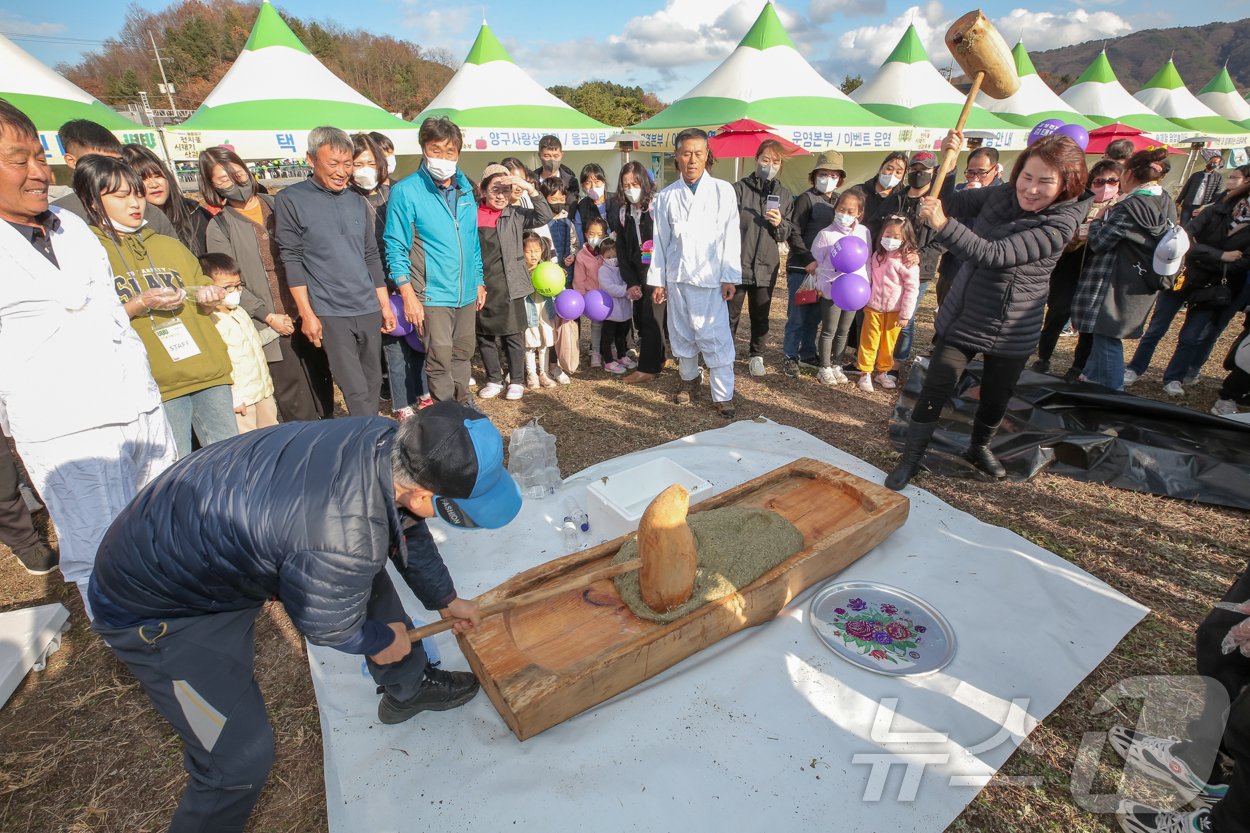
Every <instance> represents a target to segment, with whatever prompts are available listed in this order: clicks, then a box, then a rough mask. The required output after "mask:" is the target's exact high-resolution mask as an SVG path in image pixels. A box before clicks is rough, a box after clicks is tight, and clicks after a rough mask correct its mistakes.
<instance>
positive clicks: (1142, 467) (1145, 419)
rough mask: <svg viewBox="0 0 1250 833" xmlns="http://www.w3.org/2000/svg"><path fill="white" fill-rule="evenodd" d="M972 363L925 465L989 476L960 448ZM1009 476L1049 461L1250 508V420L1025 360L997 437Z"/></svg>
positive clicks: (1142, 487)
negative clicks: (1030, 365)
mask: <svg viewBox="0 0 1250 833" xmlns="http://www.w3.org/2000/svg"><path fill="white" fill-rule="evenodd" d="M926 366H927V362H926V360H925V359H918V360H917V361H915V362H913V363H912V366H911V371H910V373H909V374H908V376H907V384H906V385H905V386H904V388H903V392H902V395H901V396H899V400H898V404H897V405H896V406H895V409H894V419H893V420H892V421H891V423H890V437H891V439H893V440H894V443H895V445H896V446H897V447H899V448H900V449H901V448H902V444H903V439H904V437H905V436H906V432H907V421H908V418H909V417H910V415H911V410H912V407H913V406H914V405H915V402H916V397H917V395H918V394H919V393H920V388H921V386H922V385H923V383H924V375H925V369H926ZM980 372H981V364H980V363H979V362H974V363H971V364H969V366H968V369H967V371H966V372H965V373H964V375H963V377H962V378H961V379H960V380H959V384H958V386H957V387H956V390H955V394H954V397H953V398H952V400H951V402H950V404H948V405H947V406H946V408H944V409H943V411H942V417H941V419H940V420H939V423H938V429H937V431H936V432H934V435H933V441H932V443H931V444H930V445H929V451H928V453H927V454H926V456H925V459H924V467H925V468H926V469H929V470H930V471H934V472H937V473H939V474H944V475H949V476H954V477H983V476H982V475H980V473H979V472H977V471H976V469H974V468H973V467H972V465H971V464H970V463H968V462H967V461H965V460H963V459H962V458H961V457H960V456H959V455H960V454H961V453H962V452H963V451H964V450H965V449H966V448H967V447H968V435H969V434H970V433H971V430H972V418H973V414H974V413H975V412H976V409H977V404H978V400H979V397H980V390H981V378H980ZM992 448H993V450H994V454H995V455H997V456H998V459H999V460H1001V461H1002V463H1003V465H1004V466H1005V467H1006V468H1007V476H1008V478H1010V479H1012V480H1028V479H1030V478H1032V477H1033V476H1034V475H1036V474H1037V473H1038V472H1040V471H1043V470H1048V471H1050V472H1051V473H1052V474H1059V475H1063V476H1064V477H1070V478H1072V479H1074V480H1083V481H1087V482H1090V483H1105V484H1106V485H1108V486H1115V487H1117V488H1120V489H1128V490H1131V491H1135V492H1146V493H1149V494H1154V495H1163V496H1167V497H1174V498H1179V499H1181V500H1190V501H1198V502H1200V503H1210V504H1215V505H1217V506H1233V507H1237V508H1240V509H1250V425H1246V424H1244V423H1239V422H1235V421H1233V420H1230V419H1225V418H1223V417H1217V416H1212V415H1210V414H1204V413H1199V412H1197V411H1193V410H1190V409H1189V408H1183V407H1180V406H1179V405H1171V404H1168V403H1167V402H1157V401H1155V400H1153V399H1142V398H1140V397H1137V396H1132V395H1131V394H1126V393H1117V392H1116V391H1113V390H1110V389H1108V388H1104V387H1101V386H1099V385H1091V384H1088V383H1079V382H1071V383H1069V382H1064V381H1062V380H1060V379H1058V378H1056V377H1054V376H1047V375H1045V374H1041V373H1034V372H1033V371H1031V370H1025V371H1024V372H1023V373H1022V374H1021V376H1020V381H1019V383H1018V384H1017V385H1016V390H1015V395H1014V396H1013V397H1012V400H1011V404H1010V405H1009V407H1008V409H1007V415H1006V416H1005V417H1004V418H1003V422H1002V425H1001V426H1000V427H999V429H998V433H997V434H996V435H995V437H994V441H993V443H992Z"/></svg>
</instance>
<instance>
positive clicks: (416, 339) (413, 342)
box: [404, 325, 425, 353]
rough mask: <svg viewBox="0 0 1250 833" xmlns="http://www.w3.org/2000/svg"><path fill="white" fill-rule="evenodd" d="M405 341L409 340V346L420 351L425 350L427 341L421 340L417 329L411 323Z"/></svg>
mask: <svg viewBox="0 0 1250 833" xmlns="http://www.w3.org/2000/svg"><path fill="white" fill-rule="evenodd" d="M404 341H406V342H408V346H409V347H411V348H412V349H413V350H416V351H417V352H418V353H424V352H425V342H423V341H421V336H419V335H417V331H416V330H415V329H413V328H412V327H411V325H410V326H409V328H408V332H407V333H406V334H405V335H404Z"/></svg>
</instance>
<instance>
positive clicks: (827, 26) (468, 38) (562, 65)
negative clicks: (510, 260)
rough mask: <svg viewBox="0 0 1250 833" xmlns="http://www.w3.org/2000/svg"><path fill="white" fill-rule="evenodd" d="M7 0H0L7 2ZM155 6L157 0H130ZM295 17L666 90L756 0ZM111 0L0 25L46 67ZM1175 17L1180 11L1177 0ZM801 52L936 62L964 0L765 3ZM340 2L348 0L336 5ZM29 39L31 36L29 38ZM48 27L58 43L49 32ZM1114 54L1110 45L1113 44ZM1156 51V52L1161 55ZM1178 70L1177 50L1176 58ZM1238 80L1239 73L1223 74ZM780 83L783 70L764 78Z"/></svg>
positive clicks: (737, 32)
mask: <svg viewBox="0 0 1250 833" xmlns="http://www.w3.org/2000/svg"><path fill="white" fill-rule="evenodd" d="M6 2H7V0H6ZM140 5H141V6H144V7H146V8H151V9H160V8H164V7H166V6H168V5H170V4H169V3H168V2H163V1H162V0H140ZM277 5H278V7H279V8H280V9H282V10H284V11H288V12H292V13H294V14H296V15H298V16H300V17H302V18H305V19H315V20H333V21H336V22H337V23H339V24H340V25H342V26H344V27H346V28H349V29H351V28H361V29H368V30H371V31H378V32H385V33H387V34H391V35H394V36H396V37H402V38H407V39H409V40H412V41H415V42H417V43H419V44H422V45H423V46H431V47H435V46H437V47H443V48H446V49H448V50H449V51H450V52H451V53H452V54H453V55H454V56H456V59H457V60H459V59H460V58H462V57H463V55H464V54H465V52H466V51H467V49H468V47H469V45H470V44H471V43H472V41H473V37H474V35H475V34H476V32H477V29H478V26H479V25H480V24H481V21H482V16H483V14H485V16H486V18H487V19H488V21H489V23H490V26H491V28H492V29H493V30H494V31H495V33H496V34H497V35H498V36H499V37H500V39H501V40H503V42H504V43H505V45H506V46H507V47H508V48H509V50H510V51H511V52H512V55H513V57H514V58H515V59H516V60H517V62H518V63H519V64H521V66H522V67H523V68H525V69H526V70H527V71H529V72H530V74H532V75H533V76H534V77H535V78H537V79H538V80H539V81H540V82H542V83H544V84H547V85H550V84H559V83H564V84H577V83H580V82H581V81H585V80H590V79H593V78H604V79H607V80H611V81H616V82H618V83H624V84H639V85H642V86H643V87H646V88H648V89H651V90H654V91H656V92H657V93H658V94H659V95H660V96H661V98H664V99H665V100H670V101H671V100H673V99H675V98H677V97H679V96H681V95H682V94H683V93H684V92H685V91H686V90H688V89H689V88H690V87H692V86H693V85H694V84H696V83H698V81H699V80H701V79H702V78H703V77H704V75H706V74H707V73H708V72H709V71H710V70H711V69H712V68H713V67H714V66H715V65H716V63H717V62H718V61H719V60H721V59H723V58H724V57H725V56H726V55H728V54H729V53H730V52H731V51H732V50H733V47H734V46H735V45H736V44H737V41H738V40H739V39H740V38H741V37H742V35H743V34H744V33H745V32H746V30H747V28H749V26H750V25H751V22H752V21H753V20H754V19H755V17H756V15H758V14H759V11H760V9H761V7H762V5H763V0H736V1H734V2H730V1H729V0H640V1H639V2H634V3H631V4H621V3H611V2H602V0H601V1H600V2H586V0H543V2H542V3H530V2H526V3H521V2H479V3H478V4H476V5H454V4H451V3H446V2H444V3H442V4H436V3H432V2H430V1H429V0H421V1H420V2H417V1H416V0H353V2H352V3H350V4H345V3H342V2H330V1H329V0H299V2H278V3H277ZM121 8H122V4H121V2H120V0H109V2H105V3H101V2H99V0H60V2H58V3H55V4H46V5H42V6H38V7H37V6H15V5H11V4H10V5H8V6H0V32H4V33H5V34H7V35H10V36H13V35H15V34H16V35H19V36H21V35H33V36H35V38H22V37H19V38H15V40H16V41H17V43H19V44H20V45H21V46H22V47H23V48H24V49H26V50H27V51H29V52H31V53H32V54H34V55H35V56H36V57H38V58H39V59H41V60H43V61H44V62H45V63H48V64H50V65H55V64H57V63H58V62H62V61H71V62H72V61H74V60H75V59H76V58H77V57H78V56H79V55H81V54H82V53H83V52H85V51H89V50H91V49H93V48H98V43H90V42H80V41H96V42H98V41H103V40H104V39H105V38H107V37H110V36H112V35H114V34H116V32H117V30H118V28H119V26H120V24H121V14H120V12H119V10H120V9H121ZM981 8H983V9H984V10H985V11H986V13H987V14H989V15H990V17H991V18H992V19H993V20H994V21H995V22H996V23H997V24H998V25H999V28H1000V30H1001V31H1002V33H1003V35H1004V37H1006V38H1007V40H1008V41H1009V42H1013V43H1014V42H1015V40H1016V38H1017V37H1019V36H1020V35H1021V33H1023V35H1024V38H1025V43H1026V45H1027V46H1028V47H1029V48H1030V49H1033V50H1042V49H1047V48H1051V47H1056V46H1064V45H1067V44H1071V43H1079V42H1082V41H1086V40H1101V39H1103V38H1106V37H1113V36H1116V35H1122V34H1126V33H1128V32H1131V31H1135V30H1138V29H1147V28H1153V27H1167V26H1179V25H1199V24H1203V23H1208V22H1211V21H1214V20H1236V19H1238V18H1240V17H1243V16H1245V15H1246V11H1245V8H1246V7H1245V6H1244V5H1243V4H1242V0H1210V2H1207V3H1203V4H1195V5H1194V6H1192V7H1185V6H1183V5H1182V4H1177V3H1173V2H1164V0H1049V2H1045V3H1043V2H1039V0H1028V3H1027V4H1026V3H1023V2H1020V3H1017V2H1005V0H987V1H986V2H984V3H982V5H981ZM1182 8H1183V9H1184V10H1185V11H1186V15H1185V16H1181V15H1180V14H1179V10H1180V9H1182ZM777 9H778V12H779V13H780V14H781V17H782V20H783V21H784V22H785V23H786V25H787V28H788V29H789V30H790V33H791V35H792V36H793V37H794V39H795V41H796V43H797V44H798V46H799V49H800V50H801V51H802V52H803V54H804V56H805V57H806V58H807V59H808V60H809V61H810V62H811V63H813V64H814V65H816V67H817V68H818V69H820V70H821V71H822V72H824V73H825V75H826V76H827V77H828V78H830V80H832V81H834V82H835V83H837V82H840V81H841V79H842V76H843V75H845V74H848V73H849V74H855V73H863V74H864V75H865V77H867V76H868V75H869V74H870V73H871V72H872V71H873V70H874V69H875V68H876V67H877V66H878V65H879V64H880V62H881V60H882V59H884V57H885V56H886V55H887V54H888V53H889V51H890V49H891V48H892V47H893V46H894V43H895V42H896V41H897V40H898V37H899V35H900V34H901V33H902V31H903V29H904V27H906V25H907V23H908V22H909V21H911V22H914V23H915V25H916V27H917V29H918V30H919V32H920V34H921V37H922V38H923V39H924V40H925V43H926V45H927V46H928V47H929V50H930V54H931V56H933V58H934V62H935V63H937V64H939V65H945V63H946V62H947V59H946V57H945V52H944V50H943V48H942V47H941V42H942V34H943V33H944V32H945V30H946V27H947V25H948V24H949V23H950V21H951V20H953V19H954V18H955V17H958V16H959V15H960V14H962V13H963V12H965V11H967V10H968V8H967V7H964V6H959V5H955V4H954V3H952V2H949V0H947V2H943V0H929V2H921V3H914V2H913V3H905V2H896V0H795V2H781V3H779V4H778V6H777ZM349 10H350V11H349ZM36 38H41V39H36ZM51 39H61V40H62V41H65V42H54V41H53V40H51ZM1113 57H1114V56H1113ZM1161 59H1162V58H1161ZM1176 62H1177V66H1178V68H1179V69H1180V71H1181V73H1182V75H1183V74H1184V73H1185V56H1184V55H1177V56H1176ZM1236 80H1237V81H1238V82H1239V83H1242V84H1245V83H1250V79H1236ZM777 83H778V84H784V79H777Z"/></svg>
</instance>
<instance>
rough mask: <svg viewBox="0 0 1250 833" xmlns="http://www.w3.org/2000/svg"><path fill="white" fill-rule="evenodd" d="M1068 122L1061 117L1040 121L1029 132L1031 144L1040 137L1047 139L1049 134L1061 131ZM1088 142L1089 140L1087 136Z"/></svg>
mask: <svg viewBox="0 0 1250 833" xmlns="http://www.w3.org/2000/svg"><path fill="white" fill-rule="evenodd" d="M1066 124H1067V122H1065V121H1062V120H1060V119H1046V120H1045V121H1039V122H1038V123H1037V124H1035V125H1034V126H1033V130H1032V131H1030V132H1029V144H1030V145H1031V144H1033V143H1034V142H1036V141H1037V140H1038V139H1045V138H1046V137H1047V136H1053V135H1054V134H1056V133H1058V132H1059V128H1061V127H1063V126H1065V125H1066ZM1085 141H1086V142H1088V141H1089V139H1088V138H1087V139H1086V140H1085Z"/></svg>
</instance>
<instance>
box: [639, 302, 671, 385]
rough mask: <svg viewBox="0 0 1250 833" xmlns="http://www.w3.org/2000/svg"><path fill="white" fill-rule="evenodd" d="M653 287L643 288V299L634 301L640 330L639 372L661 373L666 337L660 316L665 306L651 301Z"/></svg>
mask: <svg viewBox="0 0 1250 833" xmlns="http://www.w3.org/2000/svg"><path fill="white" fill-rule="evenodd" d="M651 294H652V287H650V286H644V287H642V297H641V298H639V299H638V300H637V301H634V326H635V327H637V328H638V370H640V371H642V372H643V373H659V372H660V371H661V370H663V369H664V337H663V335H662V333H661V330H660V321H659V316H660V315H662V314H663V311H664V305H663V304H658V305H657V304H656V303H655V302H654V301H652V299H651Z"/></svg>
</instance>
